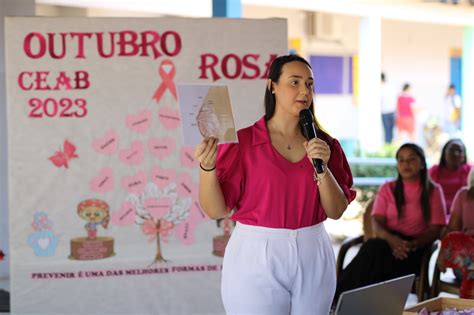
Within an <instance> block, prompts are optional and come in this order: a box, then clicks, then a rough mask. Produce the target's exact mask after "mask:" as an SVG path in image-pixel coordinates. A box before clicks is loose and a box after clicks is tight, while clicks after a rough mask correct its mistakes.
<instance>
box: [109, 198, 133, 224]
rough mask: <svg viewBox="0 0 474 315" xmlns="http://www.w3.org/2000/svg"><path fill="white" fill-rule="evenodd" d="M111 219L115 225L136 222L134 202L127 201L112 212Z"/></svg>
mask: <svg viewBox="0 0 474 315" xmlns="http://www.w3.org/2000/svg"><path fill="white" fill-rule="evenodd" d="M111 220H112V223H113V224H115V225H130V224H132V223H133V222H135V207H134V206H133V203H131V202H129V201H125V202H124V203H123V204H122V207H120V209H119V210H118V211H114V212H112V217H111Z"/></svg>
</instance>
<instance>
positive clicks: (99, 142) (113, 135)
mask: <svg viewBox="0 0 474 315" xmlns="http://www.w3.org/2000/svg"><path fill="white" fill-rule="evenodd" d="M117 146H118V135H117V132H115V130H113V129H110V130H109V131H107V132H106V133H105V135H104V136H103V137H101V138H97V139H94V140H93V141H92V147H93V148H94V150H95V151H96V152H98V153H102V154H105V155H112V154H114V153H115V152H116V151H117Z"/></svg>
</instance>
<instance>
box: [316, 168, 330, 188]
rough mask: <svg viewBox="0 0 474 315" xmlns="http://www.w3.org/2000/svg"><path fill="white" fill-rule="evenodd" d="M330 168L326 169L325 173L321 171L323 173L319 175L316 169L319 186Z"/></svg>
mask: <svg viewBox="0 0 474 315" xmlns="http://www.w3.org/2000/svg"><path fill="white" fill-rule="evenodd" d="M328 171H329V170H328V169H326V171H324V172H323V173H321V175H319V174H318V173H317V172H316V170H314V181H315V182H316V184H317V185H318V186H319V185H320V184H321V181H322V180H323V178H324V177H326V174H327V173H328Z"/></svg>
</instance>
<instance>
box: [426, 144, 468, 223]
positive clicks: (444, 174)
mask: <svg viewBox="0 0 474 315" xmlns="http://www.w3.org/2000/svg"><path fill="white" fill-rule="evenodd" d="M470 169H471V165H469V164H468V163H467V157H466V147H465V146H464V143H463V142H462V141H461V140H460V139H451V140H449V141H448V142H446V144H445V145H444V146H443V149H442V150H441V158H440V160H439V164H437V165H433V166H432V167H431V168H430V170H429V174H430V176H431V179H432V180H433V181H434V182H436V183H438V184H440V185H441V188H443V193H444V200H445V201H446V210H447V215H448V219H449V213H450V209H451V204H452V203H453V199H454V196H455V195H456V193H457V192H458V190H459V189H461V187H463V186H464V185H466V180H467V175H468V174H469V171H470Z"/></svg>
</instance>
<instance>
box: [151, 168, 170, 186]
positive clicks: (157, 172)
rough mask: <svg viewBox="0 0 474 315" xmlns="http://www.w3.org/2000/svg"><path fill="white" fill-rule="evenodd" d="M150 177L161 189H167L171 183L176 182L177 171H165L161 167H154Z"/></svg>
mask: <svg viewBox="0 0 474 315" xmlns="http://www.w3.org/2000/svg"><path fill="white" fill-rule="evenodd" d="M150 175H151V181H152V182H153V183H155V185H156V186H158V187H160V188H164V187H166V186H167V185H168V184H169V183H171V182H174V181H175V179H176V171H174V170H165V169H162V168H160V167H159V166H155V167H153V169H152V170H151V174H150Z"/></svg>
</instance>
